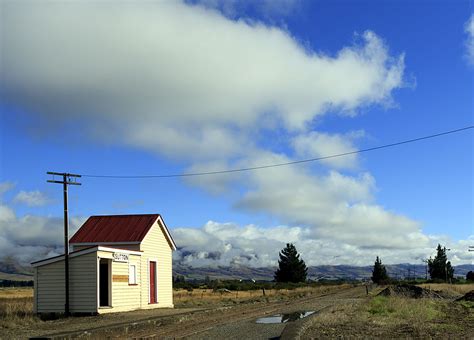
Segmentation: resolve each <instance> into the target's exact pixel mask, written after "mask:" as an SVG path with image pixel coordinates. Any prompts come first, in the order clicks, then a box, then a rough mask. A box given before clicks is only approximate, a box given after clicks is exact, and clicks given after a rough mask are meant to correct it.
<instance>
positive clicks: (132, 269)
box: [128, 264, 137, 285]
mask: <svg viewBox="0 0 474 340" xmlns="http://www.w3.org/2000/svg"><path fill="white" fill-rule="evenodd" d="M128 284H130V285H136V284H137V265H136V264H131V265H129V266H128Z"/></svg>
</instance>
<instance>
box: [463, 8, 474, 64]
mask: <svg viewBox="0 0 474 340" xmlns="http://www.w3.org/2000/svg"><path fill="white" fill-rule="evenodd" d="M464 30H465V32H466V34H467V39H466V49H467V51H466V57H467V60H468V61H469V63H470V64H471V65H474V14H471V17H470V18H469V20H468V21H467V22H466V24H465V25H464Z"/></svg>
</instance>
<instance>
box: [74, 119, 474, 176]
mask: <svg viewBox="0 0 474 340" xmlns="http://www.w3.org/2000/svg"><path fill="white" fill-rule="evenodd" d="M469 129H474V125H469V126H466V127H463V128H459V129H455V130H450V131H444V132H440V133H436V134H432V135H428V136H423V137H417V138H413V139H407V140H403V141H400V142H395V143H390V144H384V145H379V146H374V147H371V148H366V149H359V150H354V151H348V152H343V153H339V154H333V155H328V156H322V157H315V158H308V159H301V160H296V161H290V162H283V163H274V164H266V165H259V166H253V167H246V168H236V169H228V170H216V171H205V172H189V173H181V174H163V175H159V174H158V175H95V174H85V175H82V177H90V178H116V179H120V178H122V179H134V178H172V177H193V176H208V175H218V174H228V173H235V172H244V171H253V170H261V169H268V168H276V167H281V166H288V165H294V164H301V163H309V162H317V161H322V160H326V159H331V158H336V157H344V156H349V155H354V154H359V153H364V152H369V151H375V150H380V149H386V148H391V147H394V146H398V145H403V144H409V143H414V142H419V141H422V140H426V139H431V138H437V137H441V136H445V135H449V134H453V133H458V132H462V131H466V130H469Z"/></svg>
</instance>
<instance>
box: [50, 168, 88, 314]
mask: <svg viewBox="0 0 474 340" xmlns="http://www.w3.org/2000/svg"><path fill="white" fill-rule="evenodd" d="M47 174H48V175H52V176H53V179H52V180H48V181H47V182H48V183H57V184H62V185H63V200H64V278H65V293H66V299H65V300H66V301H65V304H64V314H65V315H66V316H69V315H70V312H69V218H68V205H67V186H68V185H81V183H78V182H77V181H76V179H77V178H78V177H81V175H75V174H69V173H64V172H51V171H48V172H47ZM54 176H61V177H62V180H61V181H59V180H56V179H55V177H54Z"/></svg>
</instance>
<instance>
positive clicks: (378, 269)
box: [372, 256, 389, 284]
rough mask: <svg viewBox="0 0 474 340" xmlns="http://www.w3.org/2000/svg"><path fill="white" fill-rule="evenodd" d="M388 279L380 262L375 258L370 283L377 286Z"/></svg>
mask: <svg viewBox="0 0 474 340" xmlns="http://www.w3.org/2000/svg"><path fill="white" fill-rule="evenodd" d="M388 280H389V277H388V275H387V270H386V269H385V266H384V265H383V264H382V260H380V258H379V257H378V256H377V258H376V259H375V264H374V269H373V270H372V281H373V282H374V283H377V284H383V283H387V282H388Z"/></svg>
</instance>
